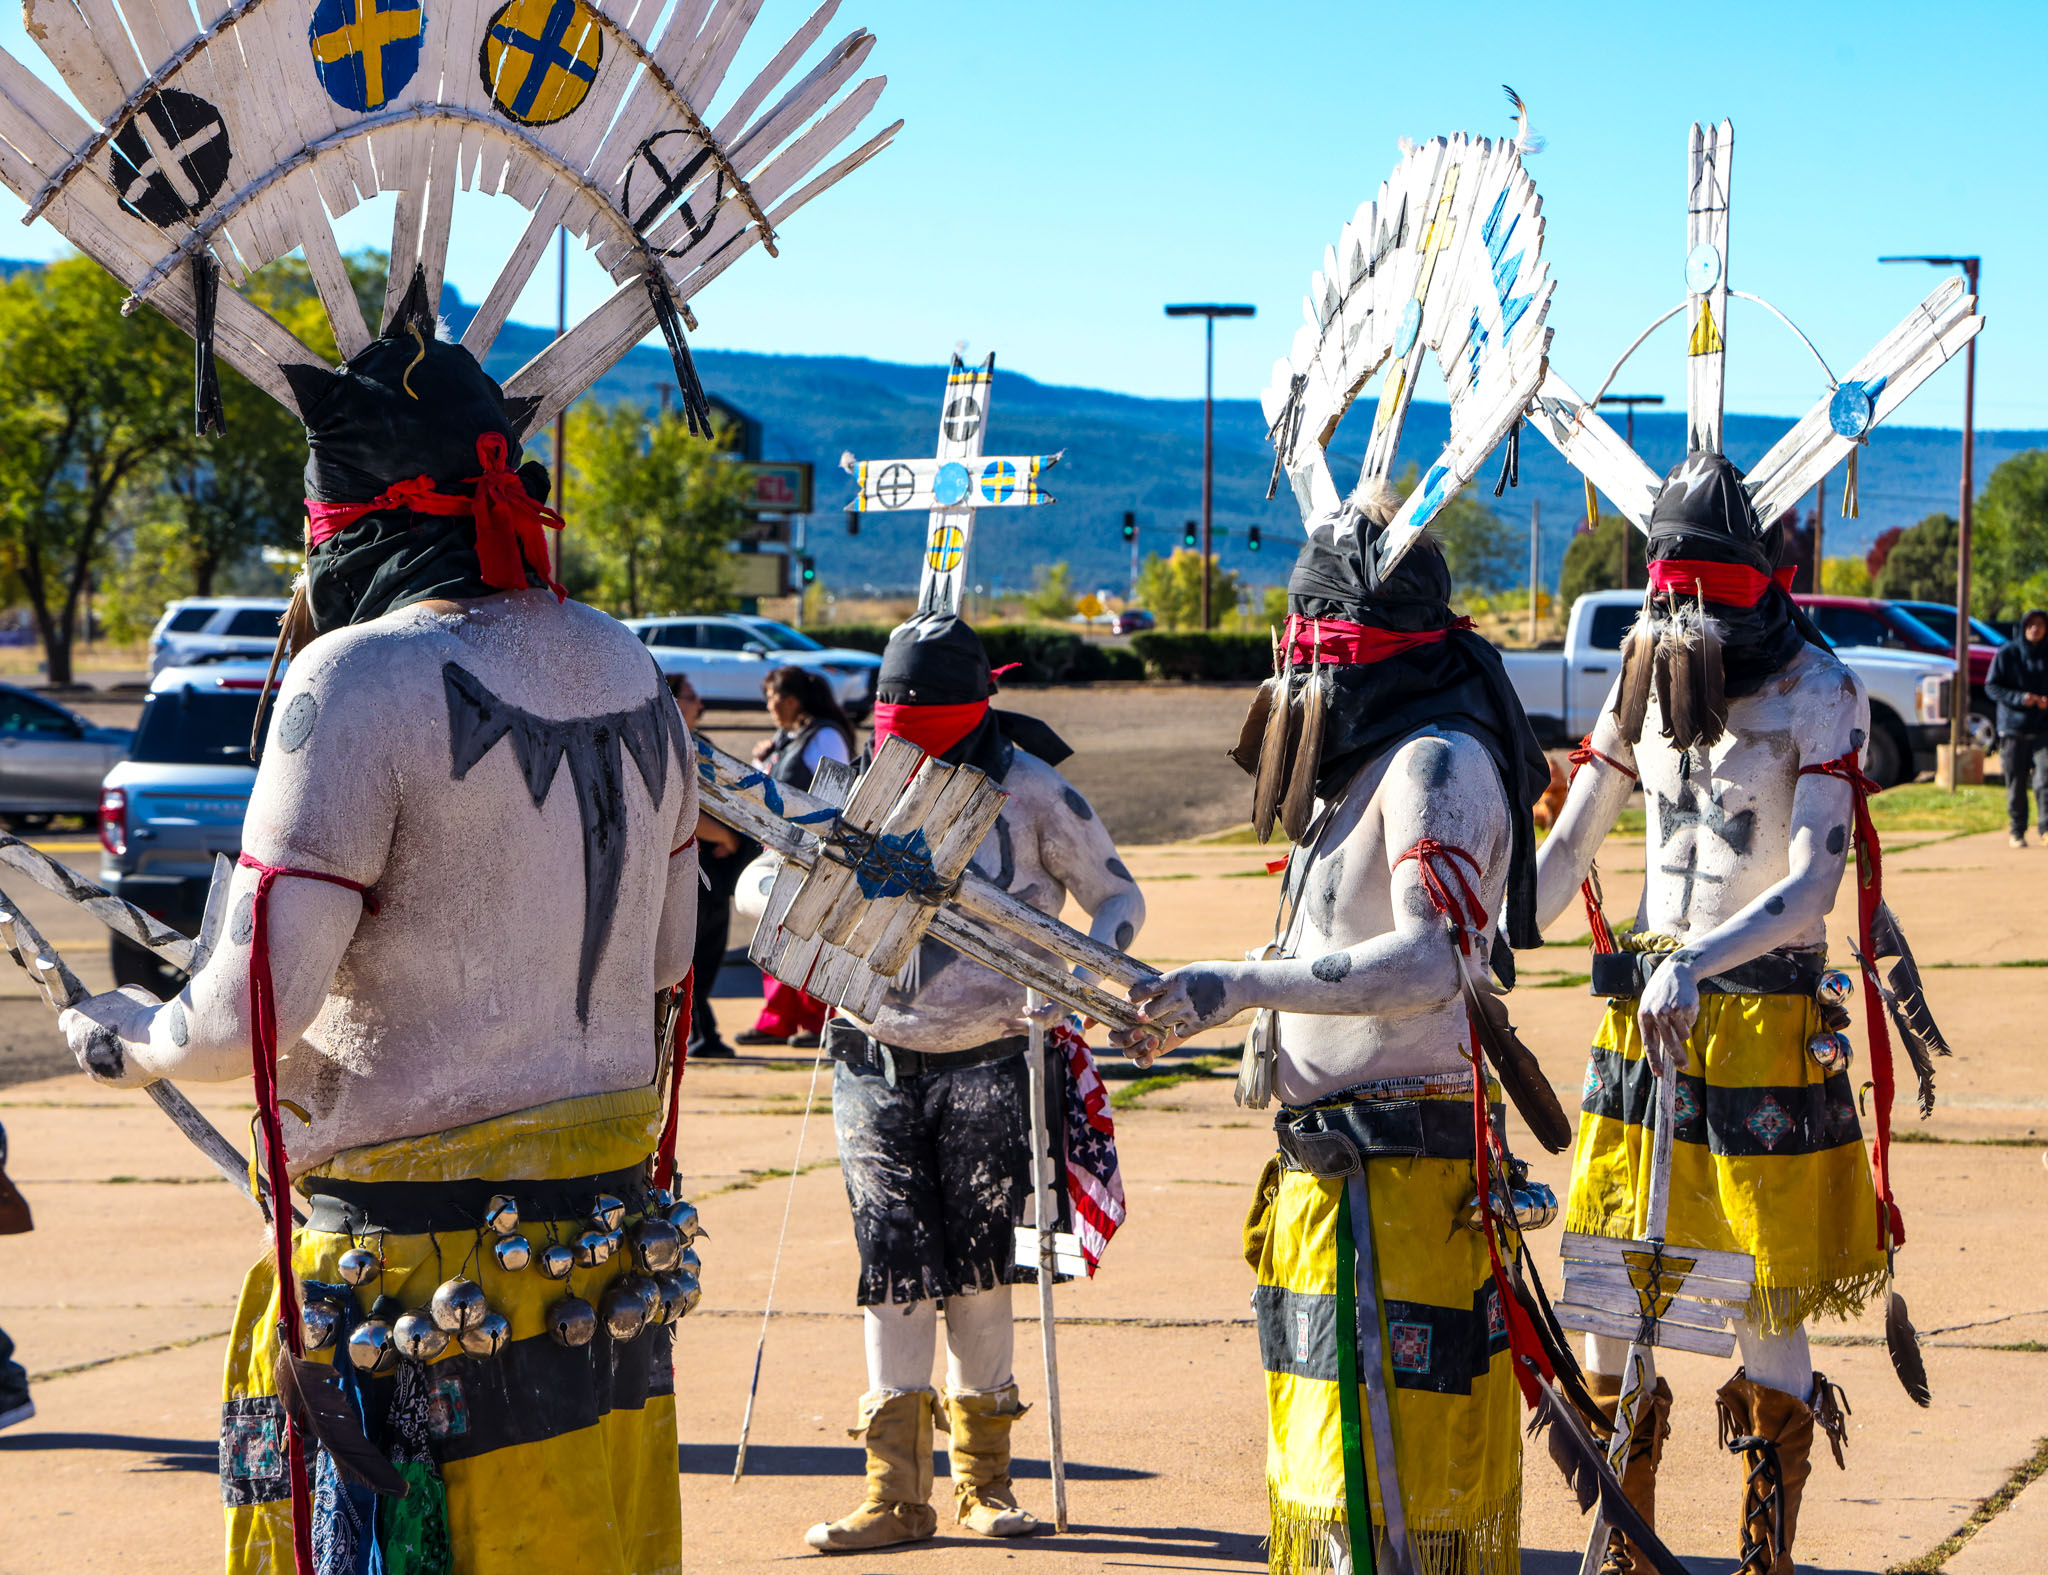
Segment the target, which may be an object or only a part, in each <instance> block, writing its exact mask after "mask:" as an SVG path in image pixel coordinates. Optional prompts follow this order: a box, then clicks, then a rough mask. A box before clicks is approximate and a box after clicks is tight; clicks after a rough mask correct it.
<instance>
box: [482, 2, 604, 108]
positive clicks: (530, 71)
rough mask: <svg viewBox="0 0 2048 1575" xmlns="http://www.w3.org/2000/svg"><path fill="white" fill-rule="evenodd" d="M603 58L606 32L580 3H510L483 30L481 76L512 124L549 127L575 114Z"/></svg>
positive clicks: (500, 9) (486, 87)
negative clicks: (514, 122) (513, 121)
mask: <svg viewBox="0 0 2048 1575" xmlns="http://www.w3.org/2000/svg"><path fill="white" fill-rule="evenodd" d="M603 56H604V31H603V28H602V27H601V26H600V25H599V23H598V20H597V18H596V17H594V16H592V15H591V14H590V11H589V9H588V8H587V7H585V6H584V5H582V4H580V3H579V0H511V4H509V5H505V6H501V7H499V9H498V11H497V13H496V14H495V15H494V16H492V18H491V22H490V26H489V27H487V28H485V29H484V43H483V48H482V49H480V50H479V51H478V52H477V71H478V73H479V74H480V75H481V76H482V77H483V82H484V88H485V90H486V91H487V92H488V93H489V94H490V95H491V102H492V103H493V104H495V105H496V106H497V107H498V110H499V112H500V113H501V114H503V115H504V116H505V117H506V118H507V119H510V120H516V121H518V122H519V124H520V125H522V126H546V125H550V124H552V123H553V122H555V121H557V120H560V119H562V118H563V117H564V116H566V115H571V114H573V113H575V111H576V108H577V106H578V105H580V104H581V103H582V102H583V96H584V95H585V94H586V93H588V92H589V91H590V84H591V83H593V82H595V81H596V80H597V63H598V61H599V60H600V59H602V58H603Z"/></svg>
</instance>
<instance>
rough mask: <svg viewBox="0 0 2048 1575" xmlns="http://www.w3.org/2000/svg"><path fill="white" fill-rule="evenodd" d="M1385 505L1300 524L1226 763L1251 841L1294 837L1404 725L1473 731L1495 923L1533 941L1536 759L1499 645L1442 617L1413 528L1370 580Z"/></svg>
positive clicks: (1445, 592)
mask: <svg viewBox="0 0 2048 1575" xmlns="http://www.w3.org/2000/svg"><path fill="white" fill-rule="evenodd" d="M1398 506H1399V500H1398V499H1397V498H1393V497H1391V496H1388V497H1381V498H1373V499H1369V500H1367V501H1365V502H1364V503H1362V504H1360V503H1357V502H1354V503H1353V504H1351V505H1348V506H1347V507H1346V509H1345V510H1344V511H1343V512H1342V513H1340V514H1338V515H1337V516H1336V517H1335V518H1334V519H1326V520H1324V521H1321V522H1320V523H1318V524H1316V525H1315V526H1314V527H1313V528H1311V529H1310V531H1309V537H1308V543H1307V545H1306V546H1304V547H1303V548H1302V550H1301V553H1300V555H1299V557H1297V558H1296V560H1295V564H1294V573H1293V574H1292V576H1291V577H1290V578H1289V580H1288V584H1287V608H1288V620H1287V628H1286V629H1285V630H1284V631H1283V632H1282V633H1281V635H1280V637H1279V648H1278V651H1277V653H1276V658H1275V666H1276V668H1277V672H1276V674H1275V676H1274V677H1272V678H1270V679H1268V680H1267V681H1266V682H1265V683H1264V684H1263V685H1261V686H1260V688H1259V693H1258V697H1257V698H1256V699H1255V700H1254V701H1253V702H1252V708H1251V711H1250V714H1249V715H1247V716H1246V718H1245V724H1244V730H1243V733H1242V735H1241V736H1240V737H1239V739H1238V744H1237V747H1236V748H1235V749H1234V750H1232V751H1231V758H1232V759H1234V760H1235V761H1236V762H1237V763H1238V764H1239V765H1240V766H1242V767H1243V768H1244V769H1245V770H1246V771H1248V772H1250V773H1251V774H1252V778H1253V783H1254V786H1253V790H1252V812H1253V826H1254V829H1255V830H1256V832H1257V835H1258V837H1259V840H1260V841H1262V842H1263V841H1265V840H1266V839H1267V838H1268V837H1269V836H1270V835H1271V834H1272V829H1273V822H1274V820H1275V818H1276V817H1277V818H1278V819H1279V821H1280V824H1281V827H1282V829H1283V830H1285V831H1286V833H1287V835H1288V837H1289V838H1290V839H1292V840H1294V841H1297V842H1298V841H1300V840H1301V839H1302V837H1303V836H1304V835H1305V834H1306V833H1307V831H1308V826H1309V820H1310V815H1311V811H1312V809H1313V807H1314V802H1315V800H1316V799H1318V798H1321V799H1325V800H1328V799H1333V798H1335V797H1336V796H1337V795H1338V794H1340V793H1341V792H1343V790H1344V788H1345V786H1346V784H1347V783H1349V782H1350V780H1351V778H1352V777H1353V776H1355V775H1356V774H1357V773H1358V770H1359V768H1360V767H1361V766H1363V765H1365V764H1366V763H1367V762H1368V761H1370V760H1373V759H1376V758H1377V757H1379V756H1380V755H1382V754H1384V753H1386V751H1387V750H1389V749H1391V748H1393V747H1394V746H1395V745H1396V744H1398V743H1400V742H1401V740H1402V739H1404V738H1406V737H1407V736H1408V735H1410V734H1411V733H1415V732H1417V731H1419V730H1420V729H1422V728H1425V727H1432V726H1433V727H1437V728H1441V729H1443V730H1445V731H1449V732H1459V733H1464V734H1467V735H1468V736H1470V737H1471V738H1473V739H1476V740H1477V741H1478V742H1479V743H1480V744H1481V745H1483V746H1484V747H1485V749H1486V752H1487V753H1488V754H1489V755H1490V756H1492V758H1493V763H1494V767H1495V769H1496V770H1497V771H1498V772H1499V774H1500V779H1501V782H1502V784H1503V786H1504V787H1505V788H1506V790H1507V798H1508V823H1509V828H1510V831H1511V833H1512V836H1511V851H1510V859H1509V867H1508V885H1507V905H1506V912H1505V915H1504V921H1505V922H1504V924H1503V930H1504V933H1505V934H1506V936H1507V939H1508V943H1509V945H1511V946H1515V947H1524V948H1526V947H1531V946H1540V945H1542V944H1543V940H1542V937H1541V935H1539V934H1538V933H1537V929H1536V830H1535V825H1534V822H1533V821H1532V820H1531V818H1530V813H1529V812H1530V810H1531V809H1532V808H1533V807H1534V805H1535V803H1536V801H1537V800H1538V799H1539V798H1541V797H1542V796H1543V792H1544V790H1545V789H1546V788H1547V787H1548V786H1549V785H1550V766H1549V763H1548V762H1547V761H1546V760H1545V759H1544V756H1543V750H1542V748H1541V746H1539V745H1538V743H1537V742H1536V735H1535V733H1534V732H1533V731H1532V730H1531V728H1530V726H1529V719H1528V717H1527V716H1526V715H1524V714H1523V711H1522V704H1521V701H1520V700H1519V699H1517V698H1516V695H1515V691H1514V686H1513V685H1512V684H1510V683H1509V682H1508V676H1507V671H1506V669H1505V668H1504V667H1503V666H1502V664H1501V659H1500V653H1499V652H1498V651H1496V650H1495V649H1494V648H1493V647H1492V646H1491V645H1489V644H1488V643H1487V642H1486V641H1485V640H1483V639H1481V638H1480V637H1479V636H1478V635H1477V634H1474V633H1473V632H1472V630H1471V629H1470V628H1469V627H1468V626H1467V624H1466V621H1465V620H1463V619H1460V618H1457V617H1456V616H1454V615H1453V613H1452V612H1451V606H1450V597H1451V575H1450V568H1449V566H1448V565H1447V564H1446V563H1445V562H1444V555H1443V551H1442V549H1441V548H1439V547H1438V546H1437V544H1436V543H1435V542H1434V541H1432V540H1430V539H1429V538H1428V537H1427V536H1424V537H1422V538H1420V539H1419V540H1417V541H1416V542H1415V543H1414V545H1413V546H1412V547H1410V549H1409V550H1408V551H1407V552H1406V553H1404V554H1403V555H1402V556H1401V558H1400V560H1399V561H1398V562H1397V563H1396V564H1395V565H1394V567H1393V570H1392V572H1391V573H1390V574H1388V575H1387V576H1386V578H1385V579H1384V580H1382V579H1380V578H1379V576H1378V574H1377V573H1376V571H1375V568H1374V564H1373V558H1374V553H1373V544H1374V542H1375V541H1376V540H1377V539H1378V537H1379V534H1380V532H1381V531H1382V530H1384V529H1385V526H1386V522H1387V521H1388V520H1389V519H1390V518H1392V516H1393V512H1394V510H1395V509H1396V508H1398Z"/></svg>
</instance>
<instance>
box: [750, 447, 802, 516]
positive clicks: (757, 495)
mask: <svg viewBox="0 0 2048 1575" xmlns="http://www.w3.org/2000/svg"><path fill="white" fill-rule="evenodd" d="M745 469H746V472H747V480H748V483H749V485H748V489H747V512H748V513H749V514H808V513H810V512H811V466H810V462H809V461H807V460H763V461H759V462H757V463H754V464H750V465H748V466H746V467H745Z"/></svg>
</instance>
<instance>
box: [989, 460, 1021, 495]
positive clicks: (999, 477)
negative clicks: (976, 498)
mask: <svg viewBox="0 0 2048 1575" xmlns="http://www.w3.org/2000/svg"><path fill="white" fill-rule="evenodd" d="M1016 490H1017V467H1016V466H1015V465H1013V464H1011V463H1010V462H1009V461H1008V460H1007V459H992V460H990V461H989V462H988V463H987V464H986V465H984V466H982V468H981V496H982V499H983V501H984V502H988V503H1001V502H1004V501H1005V500H1006V499H1007V498H1008V497H1009V496H1010V494H1011V493H1013V492H1015V491H1016Z"/></svg>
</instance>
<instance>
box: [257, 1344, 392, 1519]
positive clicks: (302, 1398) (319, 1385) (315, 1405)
mask: <svg viewBox="0 0 2048 1575" xmlns="http://www.w3.org/2000/svg"><path fill="white" fill-rule="evenodd" d="M278 1356H279V1358H280V1359H279V1361H278V1364H277V1393H278V1397H279V1398H280V1399H281V1400H283V1401H284V1404H285V1409H286V1410H287V1411H289V1412H290V1413H291V1418H292V1420H293V1421H294V1422H296V1423H297V1424H298V1426H299V1429H300V1431H302V1432H304V1433H306V1434H308V1435H310V1436H311V1437H313V1438H314V1439H317V1440H318V1441H319V1444H320V1447H321V1448H322V1449H324V1450H326V1451H327V1453H328V1456H329V1458H330V1459H332V1460H333V1461H334V1467H335V1469H336V1470H337V1471H339V1472H340V1473H341V1474H342V1475H343V1476H345V1477H347V1478H348V1479H349V1480H350V1481H351V1482H358V1483H360V1484H362V1486H364V1487H366V1488H368V1489H369V1490H370V1491H371V1492H373V1493H381V1494H383V1495H384V1496H385V1497H387V1498H404V1497H405V1495H406V1491H407V1490H406V1483H405V1478H404V1477H402V1476H400V1475H399V1474H398V1468H397V1467H396V1466H394V1465H392V1463H391V1462H390V1461H389V1460H387V1459H386V1458H385V1457H384V1452H383V1451H382V1450H381V1449H379V1448H378V1447H377V1446H376V1445H375V1444H373V1443H371V1442H370V1438H369V1435H368V1434H366V1433H365V1432H364V1431H363V1424H362V1422H361V1421H360V1420H359V1419H358V1418H357V1416H356V1411H355V1407H354V1406H352V1405H350V1404H349V1401H348V1396H346V1395H344V1394H343V1393H342V1392H341V1377H340V1375H339V1374H338V1373H336V1372H335V1370H334V1368H333V1367H332V1366H331V1365H329V1364H328V1363H326V1362H309V1361H307V1360H306V1359H305V1358H304V1357H303V1356H294V1355H292V1354H291V1353H290V1352H289V1351H280V1352H279V1353H278Z"/></svg>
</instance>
